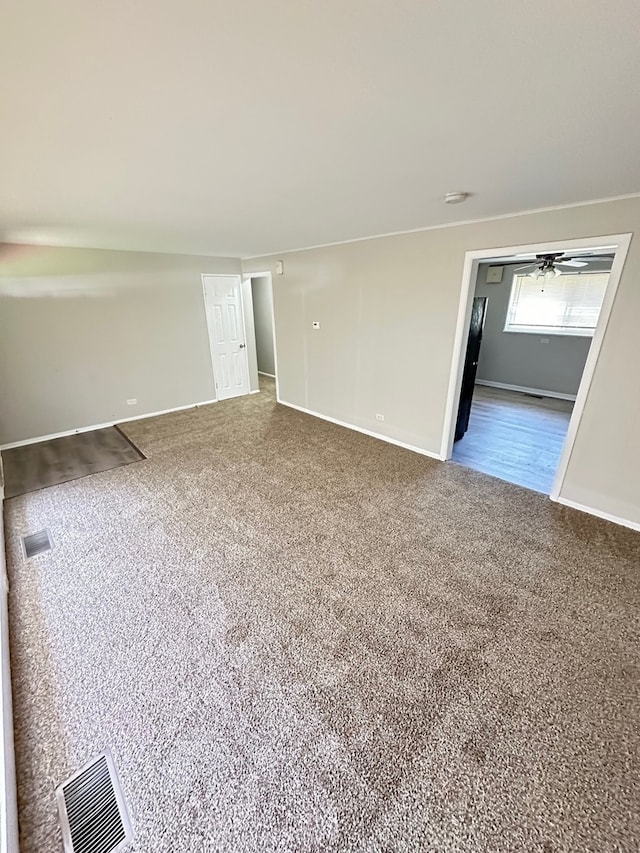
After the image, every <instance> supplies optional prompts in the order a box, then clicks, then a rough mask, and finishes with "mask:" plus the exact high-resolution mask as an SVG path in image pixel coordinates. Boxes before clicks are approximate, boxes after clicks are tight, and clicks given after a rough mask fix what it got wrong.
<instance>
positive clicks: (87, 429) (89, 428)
mask: <svg viewBox="0 0 640 853" xmlns="http://www.w3.org/2000/svg"><path fill="white" fill-rule="evenodd" d="M252 393H253V392H252ZM217 402H218V401H217V400H202V401H201V402H200V403H190V404H189V405H188V406H176V407H175V408H174V409H162V410H161V411H160V412H148V413H147V414H146V415H134V416H133V417H132V418H118V420H117V421H107V422H106V423H103V424H91V425H90V426H84V427H77V429H67V430H65V431H64V432H52V433H51V434H50V435H39V436H36V437H35V438H26V439H24V440H23V441H12V442H9V444H0V450H11V448H12V447H25V446H26V445H27V444H37V443H38V442H40V441H51V439H53V438H64V436H65V435H78V433H81V432H91V431H92V430H94V429H106V428H107V427H112V426H115V425H116V424H128V423H130V422H131V421H143V420H145V418H157V417H158V415H170V414H171V413H172V412H184V411H186V410H187V409H197V408H198V406H208V405H210V404H211V403H217Z"/></svg>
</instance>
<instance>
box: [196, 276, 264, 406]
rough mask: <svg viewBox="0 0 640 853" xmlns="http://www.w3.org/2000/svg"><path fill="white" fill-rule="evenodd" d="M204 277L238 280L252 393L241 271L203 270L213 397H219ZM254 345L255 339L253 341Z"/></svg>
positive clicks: (241, 395)
mask: <svg viewBox="0 0 640 853" xmlns="http://www.w3.org/2000/svg"><path fill="white" fill-rule="evenodd" d="M206 278H235V279H237V281H238V293H239V294H240V313H241V314H242V336H243V338H244V343H245V359H246V364H247V385H248V390H247V394H251V393H253V392H252V391H251V373H250V370H249V342H248V341H247V324H246V323H245V317H244V314H245V311H244V296H243V293H242V290H243V288H242V283H243V277H242V274H241V273H220V272H203V273H201V274H200V279H201V281H202V304H203V307H204V320H205V323H206V324H207V337H208V339H209V360H210V362H211V377H212V379H213V391H214V396H215V399H216V400H217V401H218V400H220V397H219V396H218V386H217V384H216V366H215V363H214V360H213V345H214V344H213V339H212V337H211V327H210V326H209V311H208V310H207V287H206V284H205V279H206ZM253 345H254V347H255V341H254V342H253ZM247 394H236V395H235V396H237V397H246V396H247ZM227 399H228V400H231V399H233V397H223V400H227Z"/></svg>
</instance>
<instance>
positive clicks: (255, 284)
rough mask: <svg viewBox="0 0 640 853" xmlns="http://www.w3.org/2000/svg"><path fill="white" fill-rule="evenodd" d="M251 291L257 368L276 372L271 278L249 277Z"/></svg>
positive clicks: (261, 370)
mask: <svg viewBox="0 0 640 853" xmlns="http://www.w3.org/2000/svg"><path fill="white" fill-rule="evenodd" d="M251 289H252V292H253V316H254V318H255V331H256V347H257V351H258V370H259V371H260V372H261V373H268V374H269V375H270V376H275V374H276V363H275V356H274V350H273V310H272V295H271V293H272V290H271V278H270V277H269V276H266V275H265V276H256V277H255V278H252V279H251Z"/></svg>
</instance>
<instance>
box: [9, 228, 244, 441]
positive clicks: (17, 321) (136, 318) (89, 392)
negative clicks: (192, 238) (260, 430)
mask: <svg viewBox="0 0 640 853" xmlns="http://www.w3.org/2000/svg"><path fill="white" fill-rule="evenodd" d="M0 250H1V251H0V393H1V399H2V401H3V405H2V408H1V410H0V444H8V443H11V442H18V441H24V440H26V439H31V438H35V437H38V436H43V435H49V434H55V433H58V432H64V431H66V430H72V429H77V428H81V427H85V426H91V425H93V424H99V423H107V422H110V421H117V420H119V419H122V418H128V417H134V416H138V415H144V414H147V413H150V412H156V411H163V410H165V409H171V408H177V407H179V406H188V405H191V404H194V403H198V402H204V401H207V400H212V399H214V398H215V390H214V384H213V374H212V368H211V357H210V352H209V339H208V332H207V324H206V317H205V312H204V303H203V295H202V281H201V274H202V273H206V272H209V273H238V272H239V267H240V263H239V261H237V260H235V259H229V258H207V257H200V256H186V255H163V254H150V253H141V252H113V251H104V250H84V249H64V248H51V247H37V246H12V245H4V246H1V247H0ZM131 398H135V399H137V401H138V402H137V404H136V405H134V406H128V405H127V402H126V401H127V400H128V399H131Z"/></svg>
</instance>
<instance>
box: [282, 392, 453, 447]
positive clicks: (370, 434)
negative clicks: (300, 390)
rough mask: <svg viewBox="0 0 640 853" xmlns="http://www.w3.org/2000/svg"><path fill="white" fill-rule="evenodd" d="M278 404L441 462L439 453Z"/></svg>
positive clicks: (292, 406) (284, 404)
mask: <svg viewBox="0 0 640 853" xmlns="http://www.w3.org/2000/svg"><path fill="white" fill-rule="evenodd" d="M278 403H280V404H281V405H283V406H288V407H289V408H290V409H296V411H298V412H304V414H305V415H312V416H313V417H314V418H320V420H323V421H329V423H332V424H337V425H338V426H341V427H345V428H346V429H352V430H354V431H355V432H361V433H362V434H363V435H368V436H370V437H371V438H377V439H379V440H380V441H386V442H387V444H395V445H396V447H403V448H404V449H405V450H412V451H413V452H414V453H419V454H420V455H421V456H429V457H430V458H431V459H438V460H439V461H440V462H442V461H443V459H442V456H440V454H439V453H432V452H431V451H430V450H424V448H422V447H416V446H415V445H414V444H407V443H406V442H405V441H399V440H398V439H397V438H391V437H390V436H388V435H382V434H381V433H379V432H372V431H371V430H369V429H364V427H359V426H354V424H348V423H346V422H345V421H339V420H338V419H337V418H331V417H329V415H322V414H320V412H314V411H313V410H312V409H305V408H304V406H296V404H295V403H287V402H286V400H280V399H279V400H278Z"/></svg>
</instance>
